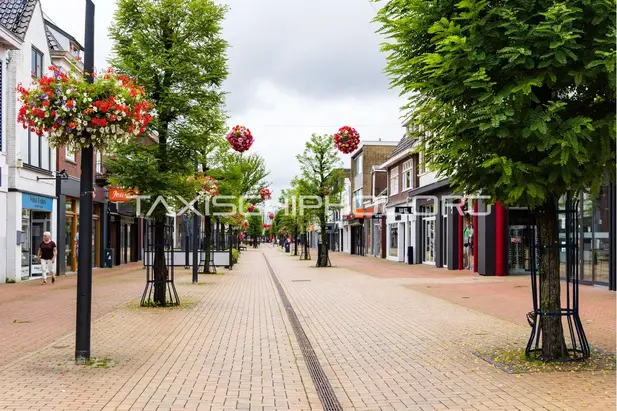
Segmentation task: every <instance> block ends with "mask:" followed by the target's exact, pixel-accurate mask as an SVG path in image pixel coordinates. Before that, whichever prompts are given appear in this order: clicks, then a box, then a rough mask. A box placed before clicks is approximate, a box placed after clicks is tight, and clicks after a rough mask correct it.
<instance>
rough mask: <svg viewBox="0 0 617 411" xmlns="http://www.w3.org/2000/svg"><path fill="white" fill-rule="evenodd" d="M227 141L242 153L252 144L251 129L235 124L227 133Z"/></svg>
mask: <svg viewBox="0 0 617 411" xmlns="http://www.w3.org/2000/svg"><path fill="white" fill-rule="evenodd" d="M226 139H227V142H228V143H229V144H230V145H231V147H232V148H233V149H234V150H236V151H237V152H239V153H244V152H245V151H247V150H248V149H249V148H251V146H252V145H253V141H254V139H253V135H252V134H251V130H249V129H248V128H246V127H244V126H239V125H238V126H235V127H233V128H232V129H231V131H230V132H229V133H228V134H227V137H226Z"/></svg>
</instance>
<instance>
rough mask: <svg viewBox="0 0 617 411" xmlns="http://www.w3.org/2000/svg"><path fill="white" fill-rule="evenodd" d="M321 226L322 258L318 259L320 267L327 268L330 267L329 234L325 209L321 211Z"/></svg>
mask: <svg viewBox="0 0 617 411" xmlns="http://www.w3.org/2000/svg"><path fill="white" fill-rule="evenodd" d="M319 224H320V227H321V233H319V236H320V237H321V253H320V254H321V255H320V258H319V259H318V261H319V263H320V264H319V265H318V266H319V267H327V266H328V247H327V244H326V242H327V234H326V210H325V207H324V209H322V210H321V216H320V219H319Z"/></svg>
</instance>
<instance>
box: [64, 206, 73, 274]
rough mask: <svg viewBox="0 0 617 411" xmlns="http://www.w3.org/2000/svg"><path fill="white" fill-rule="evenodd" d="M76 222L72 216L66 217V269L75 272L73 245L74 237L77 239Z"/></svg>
mask: <svg viewBox="0 0 617 411" xmlns="http://www.w3.org/2000/svg"><path fill="white" fill-rule="evenodd" d="M74 220H75V217H74V216H72V215H67V216H66V223H65V225H64V230H65V233H66V235H65V241H64V253H65V254H64V255H65V257H66V269H67V270H73V257H75V255H74V247H73V244H74V243H75V241H74V237H75V233H73V222H74Z"/></svg>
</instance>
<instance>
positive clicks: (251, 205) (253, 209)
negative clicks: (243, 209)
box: [247, 204, 255, 213]
mask: <svg viewBox="0 0 617 411" xmlns="http://www.w3.org/2000/svg"><path fill="white" fill-rule="evenodd" d="M247 210H248V212H249V213H252V212H253V211H255V204H249V206H248V207H247Z"/></svg>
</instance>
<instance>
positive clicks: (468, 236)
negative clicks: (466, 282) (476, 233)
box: [463, 219, 473, 270]
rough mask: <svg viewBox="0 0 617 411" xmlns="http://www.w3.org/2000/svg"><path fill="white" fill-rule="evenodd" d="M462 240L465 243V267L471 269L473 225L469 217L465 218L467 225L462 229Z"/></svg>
mask: <svg viewBox="0 0 617 411" xmlns="http://www.w3.org/2000/svg"><path fill="white" fill-rule="evenodd" d="M463 242H464V245H465V257H466V258H465V260H466V261H465V269H467V270H469V269H471V265H472V264H471V260H472V258H473V227H472V225H471V219H467V226H466V227H465V230H463Z"/></svg>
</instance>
